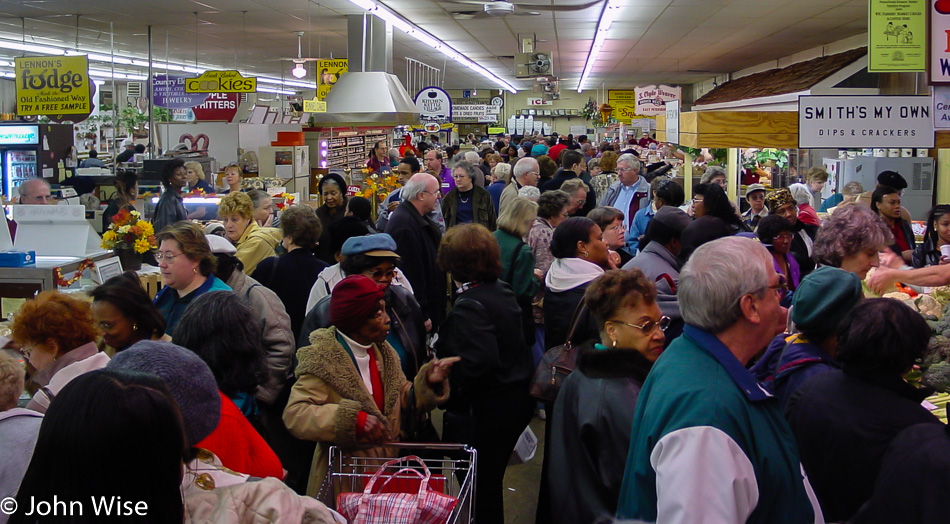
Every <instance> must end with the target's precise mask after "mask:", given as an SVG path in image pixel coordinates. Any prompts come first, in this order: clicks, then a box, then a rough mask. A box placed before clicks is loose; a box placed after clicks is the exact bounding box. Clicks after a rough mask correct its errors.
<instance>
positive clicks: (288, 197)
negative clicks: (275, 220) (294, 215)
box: [275, 193, 294, 209]
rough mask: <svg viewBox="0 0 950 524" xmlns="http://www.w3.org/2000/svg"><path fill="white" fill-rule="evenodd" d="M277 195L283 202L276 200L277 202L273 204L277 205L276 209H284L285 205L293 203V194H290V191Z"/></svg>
mask: <svg viewBox="0 0 950 524" xmlns="http://www.w3.org/2000/svg"><path fill="white" fill-rule="evenodd" d="M277 196H279V197H281V198H283V199H284V201H283V202H278V203H277V204H275V205H276V206H277V209H284V208H285V207H287V206H292V205H294V196H293V195H291V194H290V193H281V194H280V195H277Z"/></svg>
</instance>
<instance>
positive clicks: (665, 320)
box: [607, 316, 671, 335]
mask: <svg viewBox="0 0 950 524" xmlns="http://www.w3.org/2000/svg"><path fill="white" fill-rule="evenodd" d="M607 322H615V323H617V324H623V325H625V326H627V327H632V328H637V329H639V330H640V331H642V332H643V334H644V335H649V334H651V333H653V330H655V329H657V328H660V331H666V328H668V327H670V322H671V320H670V317H667V316H662V317H660V321H659V322H657V321H656V320H648V321H646V322H644V323H643V324H641V325H639V326H638V325H636V324H631V323H629V322H624V321H623V320H608V321H607Z"/></svg>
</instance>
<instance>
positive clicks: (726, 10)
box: [0, 0, 867, 89]
mask: <svg viewBox="0 0 950 524" xmlns="http://www.w3.org/2000/svg"><path fill="white" fill-rule="evenodd" d="M586 2H587V0H533V2H532V3H535V4H553V5H570V4H578V3H586ZM382 3H384V4H385V5H387V6H388V7H389V8H390V9H392V10H393V11H395V12H397V13H399V14H401V15H403V16H404V17H405V18H406V19H408V20H409V21H410V22H412V23H414V24H416V25H418V26H419V27H421V28H423V29H425V30H426V31H428V32H429V33H431V34H432V35H433V36H435V37H437V38H439V39H442V40H444V41H445V42H447V43H449V44H450V45H452V46H453V47H454V48H455V49H456V50H458V51H459V52H460V53H462V54H463V55H465V56H467V57H469V58H470V59H472V60H473V61H475V62H477V63H479V64H481V65H483V66H484V67H486V68H488V69H489V70H491V71H492V72H493V73H495V74H497V75H499V76H501V77H502V78H504V79H506V80H508V81H509V82H511V83H512V84H513V85H515V86H516V87H518V88H519V89H528V88H530V85H531V84H530V81H525V80H516V79H515V78H514V75H513V74H512V69H513V67H514V61H513V60H512V59H511V58H504V57H510V56H512V55H514V54H515V53H516V52H517V47H518V46H517V42H518V38H517V35H518V34H526V33H527V34H530V33H534V34H535V35H536V37H537V39H538V40H539V42H538V49H539V50H546V51H553V52H554V54H555V74H556V75H558V76H559V77H560V78H561V79H562V81H564V82H562V89H563V88H569V89H573V88H574V87H575V86H576V82H577V79H578V78H579V77H580V73H581V71H582V69H583V68H584V63H585V60H586V57H587V52H588V50H589V48H590V45H591V41H592V39H593V35H594V32H595V29H596V26H597V21H598V18H599V16H600V12H601V10H602V4H598V5H597V6H595V7H591V8H588V9H585V10H583V11H575V12H565V13H553V12H542V14H540V15H538V16H507V17H502V18H498V17H487V16H484V15H481V14H480V15H478V16H476V17H474V18H471V19H458V18H456V17H454V16H453V14H452V12H454V11H478V10H479V6H471V5H470V6H465V5H460V4H456V3H451V2H448V1H436V0H382ZM516 3H517V2H516ZM622 3H623V4H624V7H622V9H621V10H620V12H619V15H618V16H617V19H616V21H615V22H614V24H613V26H612V28H611V30H610V33H609V36H608V38H607V41H606V43H605V44H604V47H603V51H602V52H601V54H600V57H599V60H598V63H597V64H596V65H595V66H594V69H593V72H592V74H591V79H590V81H589V85H591V86H593V85H600V84H601V83H604V84H605V85H606V86H607V87H611V88H620V87H631V86H634V85H644V84H649V83H658V82H664V83H670V84H688V83H693V82H697V81H701V80H704V79H707V78H710V77H712V76H714V75H715V74H721V73H727V72H732V71H737V70H740V69H743V68H746V67H750V66H753V65H756V64H759V63H762V62H765V61H768V60H774V59H777V58H781V57H785V56H789V55H791V54H794V53H796V52H799V51H803V50H806V49H810V48H814V47H817V46H821V45H824V44H827V43H830V42H833V41H836V40H841V39H844V38H847V37H849V36H853V35H856V34H860V33H863V32H866V30H867V0H623V1H622ZM361 11H362V10H361V9H360V8H358V7H357V6H355V5H353V4H351V3H350V2H348V1H347V0H319V1H315V0H153V1H143V0H85V1H77V0H0V38H13V39H16V40H20V39H21V38H23V35H24V34H25V38H26V40H27V41H28V42H36V43H57V44H61V45H62V44H66V45H71V46H72V45H75V43H76V41H77V38H78V43H79V48H80V49H82V50H84V51H91V50H96V51H98V52H101V53H104V54H108V53H109V49H110V23H111V24H112V28H113V31H114V40H115V52H116V54H121V55H126V56H128V55H139V56H143V57H144V56H147V43H148V42H147V37H146V34H147V28H148V26H149V25H151V26H152V34H153V55H154V57H155V59H156V60H161V59H164V58H165V56H166V50H167V56H168V57H169V59H171V60H175V61H179V62H187V63H193V62H194V61H195V60H196V53H197V61H198V63H199V64H200V67H214V68H226V69H231V68H236V69H241V70H245V71H250V72H251V73H254V74H258V75H268V76H272V77H276V78H280V77H281V75H283V76H284V77H285V78H289V70H290V69H291V64H289V63H287V62H281V61H280V60H278V58H279V57H281V56H284V57H290V56H296V53H297V37H296V36H295V35H294V31H305V32H306V34H305V36H304V40H303V53H304V56H312V57H326V58H329V57H330V56H331V55H332V56H333V57H337V58H340V57H345V55H346V22H345V19H344V17H345V15H347V14H356V13H359V12H361ZM196 12H197V15H195V13H196ZM77 15H78V18H77ZM395 35H396V36H395V39H394V49H393V51H394V67H395V69H396V70H395V71H394V72H395V73H397V74H399V75H400V76H404V74H405V67H406V65H405V64H406V62H405V60H404V58H405V57H409V58H413V59H416V60H420V61H422V62H425V63H427V64H429V65H431V66H434V67H438V68H445V70H446V78H445V87H447V88H470V87H475V88H497V86H496V85H493V84H491V83H489V81H488V80H486V79H485V78H483V77H482V76H480V75H477V74H474V73H472V72H471V70H469V69H467V68H465V67H462V66H459V65H458V64H456V63H454V62H450V63H448V64H445V63H444V55H442V54H441V53H439V52H438V51H435V50H433V49H432V48H429V47H428V46H426V45H425V44H422V43H420V42H418V41H416V40H414V39H412V38H411V37H409V36H408V35H405V34H403V33H401V32H400V31H396V33H395ZM0 51H3V50H0ZM11 53H12V52H7V53H6V55H5V56H8V57H9V56H14V55H12V54H11ZM3 54H4V53H2V52H0V55H3ZM499 57H502V58H499ZM310 78H311V80H312V76H311V77H310Z"/></svg>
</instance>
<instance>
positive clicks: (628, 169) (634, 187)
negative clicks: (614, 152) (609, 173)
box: [600, 153, 650, 244]
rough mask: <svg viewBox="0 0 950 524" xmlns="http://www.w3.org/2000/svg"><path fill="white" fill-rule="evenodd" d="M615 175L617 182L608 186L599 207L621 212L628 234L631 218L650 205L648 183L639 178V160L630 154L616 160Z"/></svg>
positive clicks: (631, 229) (631, 227)
mask: <svg viewBox="0 0 950 524" xmlns="http://www.w3.org/2000/svg"><path fill="white" fill-rule="evenodd" d="M617 175H618V178H619V180H617V181H616V182H614V183H613V184H610V187H608V188H607V192H606V193H605V194H604V198H603V200H601V202H600V205H602V206H610V207H615V208H617V209H619V210H620V211H623V216H624V226H625V227H626V228H627V231H628V232H630V231H633V230H634V228H633V217H634V216H635V215H636V214H637V211H640V210H641V209H646V208H647V207H648V206H649V205H650V183H649V182H647V179H645V178H643V177H642V176H640V160H639V159H637V157H636V156H634V155H632V154H630V153H624V154H622V155H620V158H618V159H617ZM629 240H630V239H628V241H627V242H628V244H629Z"/></svg>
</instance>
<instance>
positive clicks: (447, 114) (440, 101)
mask: <svg viewBox="0 0 950 524" xmlns="http://www.w3.org/2000/svg"><path fill="white" fill-rule="evenodd" d="M416 109H418V110H419V119H420V120H421V121H422V123H423V124H425V123H427V122H437V123H440V124H441V123H443V122H451V121H452V98H451V97H450V96H449V94H448V93H446V92H445V90H444V89H442V88H441V87H436V86H431V87H423V88H422V89H421V90H419V92H418V93H416Z"/></svg>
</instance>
